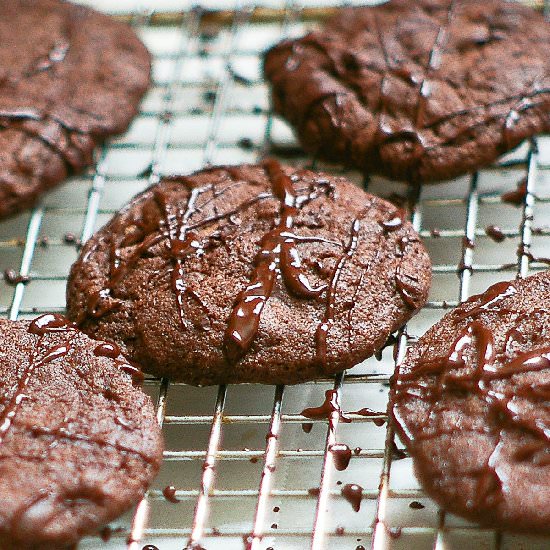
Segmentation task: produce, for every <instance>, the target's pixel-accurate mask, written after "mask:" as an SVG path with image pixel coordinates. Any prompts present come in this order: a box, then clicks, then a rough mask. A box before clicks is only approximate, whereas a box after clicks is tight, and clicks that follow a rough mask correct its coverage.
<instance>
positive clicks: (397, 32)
mask: <svg viewBox="0 0 550 550" xmlns="http://www.w3.org/2000/svg"><path fill="white" fill-rule="evenodd" d="M527 29H528V31H527ZM549 49H550V24H549V23H548V22H546V21H545V19H544V17H543V15H542V14H540V13H537V12H536V11H535V10H533V9H531V8H529V7H527V6H522V5H521V4H520V3H518V2H504V1H502V0H483V1H479V0H415V1H414V2H413V1H411V0H391V1H389V2H385V3H383V4H382V5H379V6H374V7H372V6H371V7H356V8H345V9H341V10H338V12H337V13H336V14H335V15H334V16H333V17H332V18H331V19H330V20H329V21H328V22H327V24H326V25H325V26H324V28H322V29H320V30H317V31H314V32H311V33H309V34H307V35H306V36H304V37H302V38H298V39H291V40H285V41H283V42H281V43H280V44H277V45H276V46H275V47H273V48H272V49H271V50H270V51H268V52H267V54H266V56H265V63H264V74H265V76H266V79H267V80H268V81H269V82H270V83H271V89H272V100H273V107H274V109H275V111H276V112H277V113H279V114H281V115H282V116H283V117H285V118H286V119H287V120H288V121H289V122H290V123H291V124H292V126H293V127H294V129H295V131H296V133H297V135H298V138H299V139H300V141H301V143H302V145H303V147H304V148H305V149H306V150H307V151H308V152H310V153H312V154H315V155H318V156H319V157H322V158H326V159H328V160H330V161H334V162H339V163H343V164H345V165H351V166H355V167H357V168H359V169H362V170H364V171H365V172H366V173H380V174H383V175H386V176H388V177H391V178H395V179H400V180H408V181H412V182H413V183H417V182H418V181H424V182H425V181H433V180H442V179H448V178H452V177H455V176H458V175H461V174H464V173H467V172H471V171H474V170H476V169H478V168H479V167H481V166H485V165H487V164H489V163H491V162H492V161H494V160H495V159H496V158H497V157H498V156H499V155H501V154H502V153H504V152H506V151H508V150H510V149H512V148H513V147H515V146H516V145H518V144H519V143H520V142H521V141H522V140H524V139H525V138H527V137H529V136H533V135H535V134H537V133H541V132H547V131H550V118H549V117H548V111H549V110H550V58H549V56H548V51H549Z"/></svg>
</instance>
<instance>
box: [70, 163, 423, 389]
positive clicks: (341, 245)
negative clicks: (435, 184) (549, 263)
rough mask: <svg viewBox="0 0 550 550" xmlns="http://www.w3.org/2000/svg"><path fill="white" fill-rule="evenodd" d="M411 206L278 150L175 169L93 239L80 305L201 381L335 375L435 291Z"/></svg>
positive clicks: (151, 358) (168, 368)
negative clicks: (406, 208) (256, 160)
mask: <svg viewBox="0 0 550 550" xmlns="http://www.w3.org/2000/svg"><path fill="white" fill-rule="evenodd" d="M404 217H405V215H404V212H403V211H402V210H399V209H398V208H396V207H395V206H394V205H392V204H390V203H388V202H386V201H384V200H383V199H380V198H378V197H375V196H372V195H369V194H367V193H365V192H364V191H363V190H361V189H359V188H358V187H356V186H355V185H353V184H352V183H350V182H348V181H347V180H345V179H344V178H341V177H334V176H329V175H326V174H319V173H314V172H311V171H308V170H298V169H294V168H290V167H284V166H281V165H279V163H278V162H276V161H274V160H267V161H265V162H264V163H263V164H262V165H243V166H233V167H217V168H212V169H207V170H204V171H201V172H197V173H196V174H193V175H191V176H186V177H184V176H182V177H174V178H171V179H165V180H163V181H162V182H161V183H159V184H158V185H156V186H153V187H151V188H149V189H148V190H146V191H145V192H144V193H142V194H140V195H138V196H137V197H136V198H135V199H134V200H132V201H131V202H130V204H129V205H128V206H126V207H125V208H124V209H123V210H122V211H121V212H120V213H119V214H117V215H116V216H115V217H114V218H113V219H112V220H111V221H110V222H109V223H107V225H105V226H104V227H103V228H102V229H100V230H99V231H98V232H97V233H96V234H95V235H94V236H93V237H92V238H91V239H90V240H89V241H88V243H86V245H85V246H84V248H83V250H82V252H81V255H80V257H79V259H78V260H77V262H76V263H75V264H74V265H73V267H72V270H71V275H70V278H69V283H68V289H67V298H68V311H69V315H70V316H71V318H72V319H74V320H75V321H76V322H77V323H78V324H79V326H80V327H81V328H82V330H84V331H85V332H87V333H89V334H90V335H93V336H94V337H99V338H107V339H110V340H114V341H115V342H117V343H118V344H119V345H120V347H121V349H122V350H123V353H125V354H126V355H127V356H128V357H130V358H131V359H133V360H135V361H137V362H139V363H140V364H141V365H142V367H143V369H144V370H145V371H146V372H151V373H153V374H155V375H158V376H168V377H170V378H172V379H176V380H182V381H185V382H188V383H191V384H198V385H206V384H220V383H230V382H263V383H285V384H289V383H297V382H300V381H303V380H311V379H314V378H318V377H321V376H327V375H330V374H334V373H335V372H339V371H342V370H344V369H346V368H350V367H352V366H354V365H355V364H356V363H358V362H360V361H362V360H364V359H365V358H367V357H369V356H371V355H372V354H374V353H375V351H376V350H378V349H379V348H381V347H382V346H383V345H384V343H385V342H386V340H387V338H388V336H389V335H390V334H391V333H392V332H393V331H394V330H396V329H397V328H398V327H399V326H401V324H403V323H404V322H405V321H406V320H407V319H409V318H410V317H411V316H412V315H413V314H414V313H415V312H416V311H417V310H418V309H420V307H422V305H423V304H424V302H425V300H426V296H427V292H428V287H429V284H430V279H431V265H430V261H429V258H428V255H427V253H426V250H425V248H424V246H423V244H422V243H421V242H420V239H419V237H418V235H417V233H416V232H415V231H414V229H413V228H412V226H411V224H410V223H409V222H408V221H406V220H405V219H404Z"/></svg>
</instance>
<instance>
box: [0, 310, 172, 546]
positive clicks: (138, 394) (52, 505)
mask: <svg viewBox="0 0 550 550" xmlns="http://www.w3.org/2000/svg"><path fill="white" fill-rule="evenodd" d="M135 370H136V369H135V367H133V366H132V365H130V364H129V363H128V362H127V361H126V360H125V359H124V358H123V357H122V356H121V355H120V350H118V348H117V346H116V345H114V344H110V343H105V342H97V341H94V340H91V339H90V338H89V337H88V336H86V335H85V334H82V333H81V332H80V331H79V330H77V329H76V327H75V326H74V325H72V324H71V323H69V322H68V321H67V320H66V319H65V318H64V317H61V316H60V315H55V314H47V315H43V316H41V317H38V318H37V319H35V320H34V321H32V322H30V321H18V322H12V321H7V320H5V319H2V320H0V388H1V391H0V394H1V398H0V548H2V549H3V550H11V549H18V550H20V549H26V548H29V549H31V548H32V549H33V550H34V549H46V548H47V549H55V548H66V547H67V546H68V545H71V544H73V543H75V542H76V541H77V540H78V539H80V538H81V537H82V536H84V535H86V534H90V533H94V532H96V531H97V530H98V528H100V527H101V526H102V525H104V524H105V523H107V522H109V521H111V520H113V519H114V518H116V517H117V516H119V515H120V514H122V513H123V512H125V511H126V510H128V509H129V508H130V507H131V506H132V505H134V504H136V503H137V502H139V500H140V499H141V497H142V496H143V493H144V491H145V489H146V488H147V486H148V485H149V483H150V481H151V479H152V478H153V476H154V475H155V474H156V473H157V471H158V469H159V466H160V463H161V460H162V446H163V445H162V439H161V434H160V429H159V427H158V425H157V423H156V421H155V412H154V409H153V406H152V404H151V401H150V399H149V397H148V396H146V395H145V394H144V393H143V392H142V391H141V390H140V389H139V388H135V387H134V386H133V385H132V379H131V377H130V376H129V374H127V373H131V372H132V371H135ZM138 372H139V371H138Z"/></svg>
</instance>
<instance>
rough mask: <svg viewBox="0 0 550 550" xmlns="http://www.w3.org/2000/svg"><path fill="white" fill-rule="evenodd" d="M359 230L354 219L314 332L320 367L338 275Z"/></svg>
mask: <svg viewBox="0 0 550 550" xmlns="http://www.w3.org/2000/svg"><path fill="white" fill-rule="evenodd" d="M359 228H360V221H359V220H358V219H355V220H354V221H353V223H352V227H351V235H350V240H349V243H348V245H347V247H346V249H345V251H344V254H342V256H340V259H339V260H338V262H337V263H336V267H335V268H334V271H333V272H332V276H331V278H330V284H329V287H328V289H327V297H326V307H325V315H324V317H323V320H322V321H321V323H319V325H318V326H317V330H316V331H315V351H316V356H317V359H318V360H319V361H320V363H321V364H322V365H326V363H327V336H328V333H329V331H330V327H331V326H332V325H333V324H334V306H335V304H336V302H335V298H336V288H337V286H338V280H339V279H340V275H341V274H342V270H343V269H344V266H345V264H346V262H347V261H348V260H349V258H351V257H352V256H353V254H354V253H355V250H356V249H357V244H358V243H359Z"/></svg>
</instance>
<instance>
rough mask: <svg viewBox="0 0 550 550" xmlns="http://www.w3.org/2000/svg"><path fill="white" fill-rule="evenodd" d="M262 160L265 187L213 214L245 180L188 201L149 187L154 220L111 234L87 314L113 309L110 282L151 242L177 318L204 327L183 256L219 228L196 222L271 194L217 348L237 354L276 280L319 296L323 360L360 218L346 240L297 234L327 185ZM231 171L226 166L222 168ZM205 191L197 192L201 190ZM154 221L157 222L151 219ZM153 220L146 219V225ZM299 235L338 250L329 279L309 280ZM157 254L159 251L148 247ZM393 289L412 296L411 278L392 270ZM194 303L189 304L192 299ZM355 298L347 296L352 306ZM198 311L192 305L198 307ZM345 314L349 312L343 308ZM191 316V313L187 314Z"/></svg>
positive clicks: (203, 246)
mask: <svg viewBox="0 0 550 550" xmlns="http://www.w3.org/2000/svg"><path fill="white" fill-rule="evenodd" d="M263 168H264V170H265V172H266V174H267V176H268V178H269V181H270V184H271V190H270V192H262V193H258V194H257V195H255V196H253V197H252V198H249V199H248V200H246V201H244V202H242V203H241V204H239V205H237V206H236V207H234V208H231V209H228V210H225V211H222V209H221V208H220V209H219V210H218V207H217V203H216V206H215V207H214V208H213V210H214V213H213V214H205V213H204V212H205V211H204V208H205V206H206V205H207V204H209V203H213V202H214V201H218V202H219V203H220V204H222V203H223V199H222V198H221V196H222V195H223V194H224V193H225V192H226V191H227V190H228V189H230V188H232V187H235V186H238V185H244V183H245V182H241V181H237V180H235V181H233V182H232V183H230V184H229V185H228V186H226V187H225V188H222V189H217V188H216V186H215V185H205V186H203V187H196V188H193V189H191V190H190V193H189V198H188V200H187V204H186V205H185V207H184V208H178V207H177V206H176V205H174V201H173V199H172V197H171V196H169V195H168V192H167V191H166V190H164V189H163V188H162V187H157V188H154V190H153V191H152V192H151V195H152V198H153V199H154V203H155V204H156V207H157V209H158V211H159V212H160V213H161V218H160V220H158V221H156V222H154V221H153V222H151V220H150V219H148V220H145V219H139V220H134V225H133V226H132V227H133V231H129V232H128V234H127V235H125V236H124V237H122V238H120V240H119V241H116V240H115V238H114V237H113V242H111V247H110V255H109V276H108V280H107V281H106V283H105V286H104V287H103V288H101V289H99V290H97V291H96V292H95V293H94V294H92V296H91V297H90V299H89V303H88V304H87V312H88V314H89V315H91V316H92V317H94V318H100V317H102V316H104V315H106V314H107V313H109V312H110V311H113V310H114V309H116V308H117V307H118V305H119V301H118V300H117V298H116V289H117V287H118V286H119V285H120V284H121V283H122V281H123V280H124V278H125V277H126V276H127V275H128V273H129V271H130V270H131V269H132V268H133V267H134V266H135V265H136V263H137V262H138V261H139V260H140V259H141V258H143V257H144V256H145V255H147V254H149V253H150V251H151V249H152V247H157V248H159V247H160V249H162V248H164V252H161V254H167V255H168V257H169V258H170V261H171V264H172V267H171V269H170V270H169V272H170V277H171V286H172V289H173V292H174V295H175V298H176V303H177V307H178V313H179V318H180V321H181V323H182V326H185V325H186V323H189V322H192V323H193V324H194V325H195V326H196V327H198V328H200V329H203V330H209V328H210V326H211V319H210V312H209V310H208V307H207V306H206V304H204V303H203V302H202V300H201V297H200V294H199V292H198V291H197V290H195V289H192V288H190V287H189V286H188V284H187V282H186V273H185V261H186V259H188V258H190V257H199V256H201V255H203V254H205V253H206V251H207V250H208V248H209V247H210V246H211V245H212V242H213V241H216V240H219V239H220V238H222V239H223V237H220V235H219V233H220V231H214V232H213V233H212V234H210V235H208V236H206V237H204V236H202V234H201V235H199V232H198V230H199V229H201V228H205V227H206V226H207V225H209V224H213V223H214V222H218V221H220V220H229V222H230V223H238V222H239V220H238V214H239V213H240V212H243V211H244V210H246V209H247V208H248V207H250V206H252V205H253V204H255V203H257V202H259V201H262V200H264V199H269V198H271V199H272V198H276V199H277V200H278V201H279V204H280V206H279V211H278V215H277V218H276V219H275V220H274V224H273V226H272V229H271V230H270V231H268V232H267V233H266V234H264V236H263V237H262V239H261V240H260V243H259V248H260V249H259V251H258V253H257V255H256V258H255V261H254V266H253V271H252V275H251V277H250V279H249V281H248V284H247V285H246V287H245V289H244V290H243V291H242V292H241V293H240V294H239V295H238V296H237V298H236V300H235V303H234V306H233V309H232V311H231V314H230V315H229V318H228V321H227V328H226V330H225V334H224V341H223V349H224V355H225V357H226V359H227V361H228V362H229V363H231V364H233V363H236V362H238V361H239V360H240V359H241V358H242V357H243V356H244V355H245V354H246V353H247V352H248V351H249V350H250V347H251V346H252V343H253V342H254V339H255V337H256V334H257V331H258V328H259V324H260V319H261V315H262V311H263V309H264V307H265V304H266V303H267V301H268V300H269V298H270V296H271V294H272V292H273V290H274V287H275V285H276V284H279V283H278V280H280V281H281V283H282V284H283V285H284V287H285V288H286V290H287V291H288V292H289V293H291V294H292V295H293V296H296V297H298V298H301V299H304V300H315V301H321V300H322V301H323V302H324V304H325V312H324V315H323V317H322V319H321V321H320V322H319V324H318V327H317V329H316V332H315V354H316V357H317V359H318V361H319V362H320V364H322V365H326V362H327V353H328V352H327V336H328V333H329V331H330V329H331V326H332V325H333V324H334V320H335V319H334V315H335V304H336V293H337V286H338V282H339V278H340V276H341V274H342V271H343V269H344V267H345V264H346V263H347V262H348V261H349V260H350V258H351V257H352V256H353V255H354V253H355V251H356V249H357V247H358V244H359V232H360V221H359V220H358V219H355V220H353V222H352V223H351V226H350V235H349V239H348V242H347V243H341V242H335V241H331V240H330V239H325V238H321V237H304V236H300V235H298V234H296V233H294V231H293V230H294V222H295V218H296V216H297V214H298V213H299V211H300V209H301V208H302V206H303V205H305V204H307V203H308V202H310V201H312V200H314V199H316V198H317V197H319V196H320V195H322V194H324V195H327V196H330V195H331V193H332V187H331V186H330V185H329V184H328V183H327V182H326V181H324V180H318V181H316V182H314V183H312V184H310V185H309V186H308V187H307V188H306V189H300V190H297V189H295V186H294V184H293V179H292V178H291V177H289V176H287V175H286V174H285V173H284V171H283V169H282V167H281V166H280V164H279V163H278V162H277V161H275V160H266V161H264V162H263ZM227 170H228V172H229V175H230V176H231V177H233V175H232V173H231V169H230V168H228V169H227ZM206 194H207V195H208V196H207V198H204V197H203V195H206ZM403 216H404V214H403V212H402V211H399V213H398V214H397V215H396V216H394V217H392V218H391V219H389V220H387V221H386V222H382V229H383V231H384V232H392V231H396V230H398V229H399V228H400V227H401V226H402V225H403V222H404V217H403ZM155 223H156V226H155ZM151 224H152V225H151ZM301 242H322V243H326V244H328V245H331V246H334V247H336V248H337V249H340V250H341V254H340V256H339V257H338V259H337V261H336V264H335V266H334V268H333V270H332V273H331V274H330V277H329V282H328V283H326V284H320V285H318V286H316V285H314V284H313V283H311V281H310V280H309V278H308V274H307V272H306V269H305V267H304V266H303V264H302V260H301V257H300V254H299V250H298V248H299V247H298V245H299V243H301ZM155 253H156V254H158V252H155ZM396 284H397V286H398V289H399V292H400V293H401V294H402V295H403V296H405V298H404V299H405V300H406V301H408V302H410V303H412V302H413V301H414V296H415V295H416V294H417V293H416V292H415V289H414V285H409V283H408V282H406V281H403V280H401V279H400V278H399V277H398V276H396ZM190 303H192V305H193V306H194V307H193V308H192V310H193V312H194V315H193V316H190V315H189V314H188V313H189V304H190ZM195 306H196V307H195ZM353 306H354V304H351V308H350V309H352V308H353ZM197 311H198V312H199V313H198V314H197ZM348 315H349V312H348ZM190 317H193V318H190Z"/></svg>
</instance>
